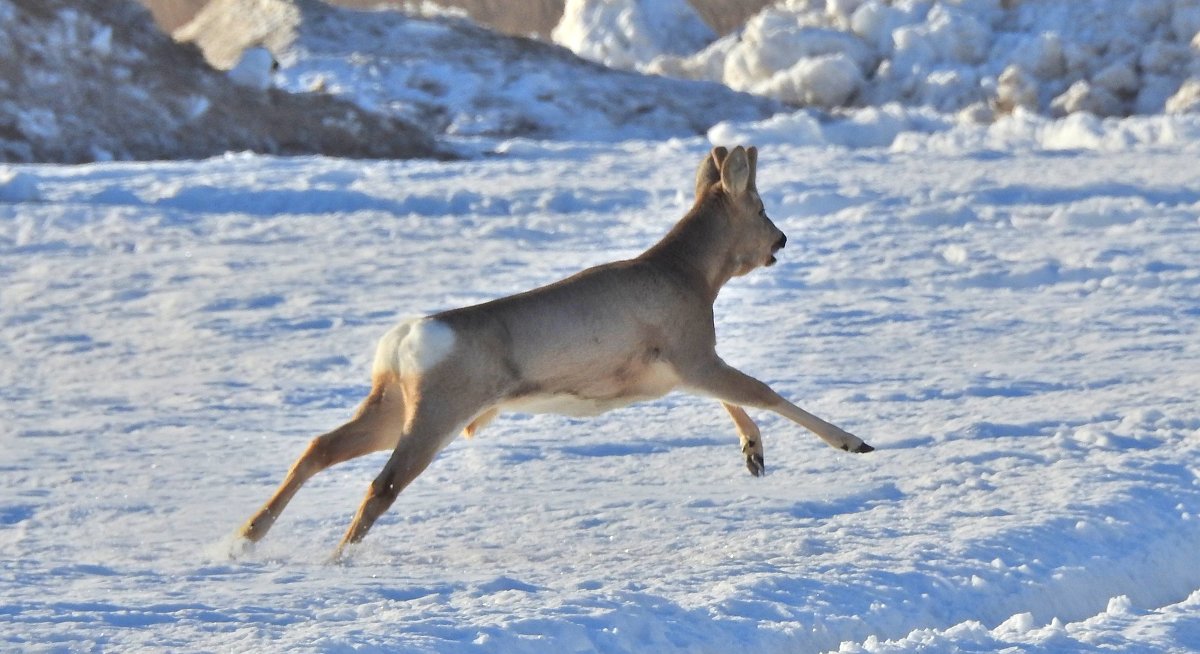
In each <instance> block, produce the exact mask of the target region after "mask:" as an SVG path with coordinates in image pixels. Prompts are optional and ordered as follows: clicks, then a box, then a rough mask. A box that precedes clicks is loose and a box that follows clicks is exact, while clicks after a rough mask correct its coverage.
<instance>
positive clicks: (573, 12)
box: [550, 0, 716, 69]
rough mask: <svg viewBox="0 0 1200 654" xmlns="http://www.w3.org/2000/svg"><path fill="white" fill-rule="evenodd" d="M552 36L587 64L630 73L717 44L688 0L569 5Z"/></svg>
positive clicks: (592, 0)
mask: <svg viewBox="0 0 1200 654" xmlns="http://www.w3.org/2000/svg"><path fill="white" fill-rule="evenodd" d="M550 37H551V39H553V40H554V42H555V43H557V44H559V45H562V46H565V47H567V48H569V49H571V50H572V51H574V52H575V54H578V55H579V56H581V57H583V58H585V59H590V60H592V61H596V62H599V63H602V64H604V65H606V66H609V67H612V68H630V69H640V68H642V67H644V66H646V65H647V64H649V63H650V62H651V61H652V60H654V59H655V58H657V57H660V56H662V55H667V54H670V55H689V54H691V53H693V52H696V51H697V50H700V49H701V48H703V47H705V46H707V45H708V44H709V43H711V42H712V41H713V40H715V39H716V35H715V34H714V33H713V31H712V29H710V28H709V27H708V25H706V24H705V23H704V21H703V20H702V19H701V18H700V16H699V15H697V13H696V10H695V9H693V8H692V6H691V5H689V4H688V3H687V1H686V0H654V1H653V2H651V1H649V0H567V4H566V6H565V7H564V9H563V17H562V20H561V21H559V23H558V26H557V27H555V28H554V30H553V31H552V32H551V33H550Z"/></svg>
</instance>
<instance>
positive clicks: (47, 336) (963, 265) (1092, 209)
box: [0, 118, 1200, 652]
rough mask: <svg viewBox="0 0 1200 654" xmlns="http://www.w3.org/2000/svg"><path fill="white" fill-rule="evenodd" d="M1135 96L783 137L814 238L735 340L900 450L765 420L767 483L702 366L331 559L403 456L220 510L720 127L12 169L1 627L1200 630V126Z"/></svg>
mask: <svg viewBox="0 0 1200 654" xmlns="http://www.w3.org/2000/svg"><path fill="white" fill-rule="evenodd" d="M1164 120H1168V119H1164ZM1169 120H1181V119H1178V118H1176V119H1169ZM1065 122H1066V121H1059V122H1057V123H1050V124H1046V125H1042V126H1041V128H1040V129H1041V131H1043V132H1046V131H1052V130H1053V129H1058V130H1060V131H1063V132H1070V131H1071V130H1070V129H1068V128H1067V127H1065V126H1064V125H1065ZM1122 125H1124V122H1123V121H1115V122H1113V123H1108V122H1099V121H1098V122H1097V123H1096V124H1095V125H1093V126H1092V127H1094V128H1095V129H1096V130H1097V131H1098V132H1099V134H1100V136H1101V138H1100V139H1099V140H1100V143H1104V144H1107V145H1105V146H1104V147H1098V146H1097V147H1089V145H1088V143H1086V142H1078V143H1075V144H1074V146H1073V147H1071V148H1069V149H1061V148H1051V147H1045V145H1044V144H1041V143H1039V142H1037V141H1036V140H1034V139H1032V138H1031V139H1030V140H1029V141H1027V142H1024V143H1022V144H1019V145H1013V146H1012V147H1009V148H1007V149H1004V150H999V149H996V148H994V147H991V146H989V145H988V144H987V142H986V141H981V140H978V138H977V135H973V134H964V135H962V136H961V138H950V136H952V135H955V134H958V132H959V131H960V130H961V129H962V128H954V129H951V130H948V131H945V132H939V133H934V134H926V135H919V134H918V135H915V136H913V137H911V138H909V139H898V140H897V142H898V143H899V142H900V141H905V142H906V143H907V145H905V147H891V148H887V147H862V148H857V149H851V148H848V147H845V146H838V145H827V144H822V145H805V146H800V145H790V144H787V143H783V142H780V143H771V142H770V141H764V147H763V150H762V155H761V162H760V170H761V172H760V180H759V186H760V191H761V192H762V195H763V199H764V201H765V204H766V206H767V210H768V212H769V213H770V214H771V215H772V217H773V218H774V219H775V221H776V222H777V223H778V224H779V226H780V227H781V228H782V229H784V230H785V231H786V232H787V234H788V236H789V245H788V247H787V249H786V250H784V251H783V252H782V253H781V261H780V264H779V265H777V266H775V267H773V268H770V269H766V270H760V271H757V272H755V273H753V274H751V275H750V276H748V277H746V278H741V279H739V280H737V281H735V282H734V283H732V284H731V285H730V286H729V287H727V289H726V291H725V292H724V293H723V294H722V296H721V298H720V299H719V301H718V304H717V307H716V310H717V316H718V333H719V342H720V345H719V350H720V352H721V353H722V355H723V356H724V357H725V358H726V359H727V360H729V361H730V362H732V363H734V364H736V365H738V366H740V367H742V368H744V369H746V370H747V371H750V372H752V373H753V374H755V375H758V376H760V377H762V378H763V379H765V380H767V381H768V382H770V383H771V384H772V385H774V386H775V387H776V388H778V389H779V390H780V391H781V392H783V393H784V394H785V395H787V396H789V397H791V398H793V399H795V400H797V401H798V403H799V404H801V405H802V406H804V407H805V408H807V409H808V410H810V411H812V412H814V413H817V414H818V415H821V416H823V417H825V418H827V419H829V420H831V421H833V422H836V423H838V424H841V425H842V426H844V427H846V428H848V429H850V430H852V431H854V432H856V433H858V434H860V435H862V436H863V437H864V438H866V439H867V440H868V441H869V442H871V443H872V444H873V445H875V446H877V447H878V448H879V449H878V450H877V451H876V452H874V453H871V454H869V455H851V454H846V453H842V452H839V451H837V450H834V449H832V448H829V447H827V446H825V445H824V444H822V443H821V442H819V441H818V439H816V438H814V437H813V436H812V435H810V434H808V433H805V432H803V431H802V430H800V429H799V428H797V427H795V426H794V425H792V424H791V423H787V422H786V421H784V420H782V419H778V418H775V417H773V416H771V415H768V414H763V413H762V412H755V415H756V418H758V419H759V420H760V422H761V424H762V426H763V428H764V434H765V439H766V441H765V442H766V463H767V470H768V474H767V476H766V477H765V478H763V479H755V478H753V477H751V476H750V475H748V474H747V473H746V471H745V469H744V467H743V462H742V460H741V459H742V457H741V455H740V452H739V451H738V445H737V439H736V436H735V435H734V431H733V428H732V425H730V424H728V421H727V419H726V418H725V417H724V415H723V412H722V411H721V410H720V408H719V406H717V405H716V404H715V403H713V402H712V401H709V400H703V399H698V398H694V397H692V396H688V395H680V394H673V395H669V396H667V397H666V398H664V399H662V400H659V401H655V402H649V403H645V404H641V405H637V406H634V407H630V408H628V409H623V410H620V411H616V412H613V413H609V414H605V415H604V416H601V417H599V418H595V419H590V420H575V419H567V418H558V417H554V416H537V417H531V416H526V415H521V414H513V415H510V416H506V417H503V418H501V419H500V420H499V421H497V422H496V423H494V424H493V425H491V426H489V427H488V428H487V429H486V430H484V431H483V432H482V433H481V434H480V435H478V436H476V438H474V439H473V440H469V441H467V440H458V441H456V442H454V443H453V444H451V445H450V447H449V448H448V449H447V450H446V451H445V452H443V453H442V455H441V456H440V457H439V459H438V460H437V461H435V462H434V464H433V466H432V467H431V468H430V469H429V470H428V471H427V472H426V473H425V474H424V475H423V476H421V477H420V478H418V479H417V481H416V482H415V483H414V484H413V486H412V487H410V488H409V489H408V490H406V491H405V492H404V493H403V494H402V495H401V497H400V499H399V500H398V502H397V503H396V505H395V506H394V507H393V509H392V510H391V511H390V512H389V513H387V514H386V515H385V516H384V518H383V519H382V520H381V521H380V522H379V524H377V525H376V527H375V529H374V530H373V531H372V533H371V534H370V536H369V537H368V538H367V540H366V541H365V542H364V543H363V544H362V545H361V546H360V547H358V548H356V549H355V550H353V551H352V553H351V556H350V560H349V562H348V564H346V565H344V566H331V565H327V564H326V562H325V557H326V556H327V555H328V554H329V552H330V550H331V548H332V546H333V545H334V544H335V543H336V541H337V539H338V537H339V536H340V534H341V532H342V530H343V529H344V528H345V525H346V524H347V522H348V520H349V519H350V517H351V514H352V513H353V511H354V509H355V508H356V506H357V503H358V501H359V499H360V498H361V496H362V493H363V492H364V491H365V489H366V486H367V484H368V482H369V481H370V479H371V478H373V476H374V475H375V473H376V472H377V470H378V469H379V468H380V467H381V466H382V464H383V460H384V459H385V458H386V456H385V455H375V456H370V457H365V458H363V459H359V460H355V461H352V462H349V463H346V464H343V465H341V466H339V467H336V468H333V469H331V470H329V471H327V472H325V473H323V474H322V475H320V476H318V477H317V478H315V479H314V480H313V481H311V482H310V483H309V484H308V486H306V487H305V488H304V489H303V490H302V491H301V493H300V494H299V495H298V496H297V498H296V499H295V501H294V502H293V503H292V505H291V506H290V507H289V509H288V511H287V512H286V513H285V514H284V515H283V517H282V518H281V520H280V522H279V523H278V525H277V526H276V528H275V530H274V531H273V533H272V534H271V535H270V536H269V537H268V538H267V539H266V540H265V541H263V542H262V543H260V544H259V546H258V547H257V548H254V549H251V550H249V551H242V550H241V549H240V548H239V547H237V546H236V543H235V542H234V541H233V539H232V534H233V532H234V530H235V529H236V528H237V526H238V525H239V524H240V522H241V521H242V520H244V519H245V518H246V517H247V516H248V515H249V514H250V513H251V512H252V511H253V510H255V509H256V508H257V507H258V505H259V504H260V503H261V502H262V501H263V500H264V499H265V498H266V497H267V495H268V494H269V493H270V492H271V491H272V489H273V488H274V486H275V484H277V483H278V482H279V480H280V479H281V477H282V475H283V473H284V472H285V470H286V469H287V467H288V465H289V464H290V463H291V461H292V460H293V459H294V457H296V456H297V455H298V454H299V453H300V451H301V450H302V448H303V447H304V446H305V445H306V443H307V441H308V439H309V438H310V437H311V436H313V435H315V434H317V433H320V432H322V431H324V430H326V429H328V428H331V427H333V426H335V425H337V424H339V423H340V422H342V421H344V420H345V418H346V417H347V416H348V415H349V413H350V412H351V411H352V410H353V407H354V405H355V404H356V403H357V402H358V401H359V400H360V399H361V398H362V397H363V395H364V394H365V392H366V390H367V382H368V380H367V374H368V369H369V366H370V359H371V353H372V351H373V346H374V341H375V340H376V339H377V338H379V337H380V336H381V335H382V334H383V333H385V332H386V330H387V329H388V328H389V327H390V326H391V325H392V324H394V323H395V321H397V320H399V319H401V318H403V317H405V316H412V315H420V314H423V313H427V312H430V311H435V310H438V309H442V308H447V307H453V306H460V305H464V304H468V303H474V302H479V301H481V300H486V299H488V298H492V297H496V296H499V295H503V294H507V293H511V292H515V291H518V290H522V289H526V288H530V287H532V286H535V285H538V284H542V283H546V282H550V281H553V280H555V279H557V278H560V277H562V276H565V275H567V274H570V273H571V272H574V271H575V270H577V269H579V268H581V267H583V266H586V265H589V264H594V263H600V262H603V261H607V260H612V259H615V258H621V257H626V256H630V255H633V254H636V253H637V252H639V251H640V250H641V249H642V248H645V247H647V246H648V245H650V244H651V243H652V242H654V241H655V240H656V239H657V238H658V237H659V236H661V235H662V234H663V233H664V232H665V231H666V230H667V229H668V228H669V227H670V226H671V224H672V223H673V222H674V220H676V219H677V218H678V217H679V216H681V215H682V213H683V212H684V211H685V210H686V209H687V207H688V205H689V202H690V199H691V198H690V196H691V186H692V174H693V170H694V167H695V165H696V163H697V162H698V161H699V158H700V156H701V155H702V154H703V152H704V151H705V150H706V148H707V147H708V146H709V143H708V142H706V141H705V140H701V139H688V140H668V141H660V142H637V141H631V142H627V143H622V144H609V145H604V144H585V143H553V142H534V141H511V142H506V143H504V144H502V147H500V148H499V149H500V150H501V151H502V152H504V156H502V157H498V158H489V159H482V160H475V161H463V162H452V163H438V162H423V161H415V162H387V161H377V162H354V161H347V160H339V159H326V158H300V159H273V158H264V157H259V156H253V155H236V156H228V157H224V158H217V159H210V160H205V161H198V162H190V163H189V162H181V163H144V164H130V163H108V164H93V165H88V166H76V167H55V166H34V165H22V166H10V167H8V168H6V169H5V172H4V175H3V176H0V269H2V270H3V275H4V279H5V284H4V285H3V286H0V321H2V323H0V324H3V331H4V339H3V340H2V341H0V354H2V356H3V358H4V360H5V361H6V365H5V366H4V367H3V369H2V372H0V375H3V377H2V378H0V394H2V395H3V401H4V404H5V407H6V420H5V421H4V425H3V429H2V431H0V439H2V447H0V451H3V452H4V455H3V463H2V466H3V469H4V475H3V476H0V554H2V555H0V561H2V563H0V589H2V592H0V595H2V596H3V598H4V600H3V603H2V605H0V643H3V645H0V648H4V649H15V650H25V649H38V648H46V649H51V650H121V651H161V650H162V649H164V648H166V649H171V650H172V651H209V650H223V651H224V650H234V651H281V652H282V651H288V652H293V651H313V652H332V651H347V650H355V651H413V652H419V651H429V652H433V651H437V652H523V651H525V652H550V651H554V652H559V651H602V652H643V651H690V652H722V651H747V650H755V651H762V652H797V651H844V652H900V651H922V652H959V651H999V650H1008V651H1024V652H1076V651H1091V650H1095V649H1104V648H1108V649H1113V650H1125V651H1128V650H1130V649H1132V648H1136V649H1137V650H1138V651H1151V652H1185V651H1192V650H1195V649H1196V648H1200V618H1198V617H1197V616H1198V615H1200V613H1197V611H1196V607H1197V602H1198V601H1200V599H1198V597H1200V592H1198V589H1200V559H1198V555H1197V549H1196V548H1195V543H1196V542H1197V539H1198V538H1200V520H1198V519H1197V517H1196V516H1197V515H1198V514H1200V413H1198V412H1197V410H1196V403H1195V397H1196V392H1197V389H1198V388H1200V373H1198V372H1197V371H1200V333H1198V331H1200V330H1198V320H1200V291H1198V290H1197V289H1200V268H1198V267H1197V263H1196V262H1197V261H1200V220H1198V218H1197V216H1198V215H1200V193H1198V192H1197V191H1196V179H1195V172H1194V171H1195V167H1194V162H1195V158H1196V156H1197V153H1198V151H1200V140H1197V139H1192V140H1190V141H1188V142H1183V141H1182V140H1181V141H1178V142H1171V143H1166V144H1163V143H1157V142H1132V143H1126V145H1125V146H1124V147H1117V145H1116V144H1119V143H1121V142H1122V139H1121V138H1113V139H1111V140H1109V139H1106V138H1104V135H1105V134H1107V133H1108V132H1110V131H1113V130H1118V129H1120V128H1121V126H1122ZM1194 129H1195V128H1194V126H1192V125H1190V124H1186V123H1182V124H1181V125H1180V126H1179V131H1180V132H1181V133H1192V132H1191V130H1194ZM935 139H940V140H937V141H936V142H934V140H935ZM231 554H233V555H234V558H230V556H231Z"/></svg>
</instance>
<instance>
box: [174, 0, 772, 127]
mask: <svg viewBox="0 0 1200 654" xmlns="http://www.w3.org/2000/svg"><path fill="white" fill-rule="evenodd" d="M656 6H657V5H656ZM663 6H666V7H675V9H677V10H680V7H682V6H683V3H682V1H680V2H678V3H675V4H669V5H663ZM589 7H591V8H592V9H594V10H595V12H596V13H597V14H601V15H604V16H606V17H607V16H608V14H607V13H605V12H607V11H610V9H608V8H606V7H605V6H599V5H598V6H594V7H592V6H590V5H589ZM632 7H633V5H614V6H613V7H612V8H611V11H614V12H616V14H619V15H621V16H624V17H626V18H628V21H629V24H630V25H636V29H634V32H631V34H634V35H635V36H636V37H637V39H641V38H642V37H646V36H647V35H648V34H649V33H651V32H652V31H653V30H652V29H651V28H656V26H659V25H661V24H662V23H664V22H667V23H671V22H673V21H672V20H671V17H672V16H675V15H676V14H673V13H671V11H668V10H665V9H662V10H656V11H651V12H645V11H643V12H641V13H638V12H635V11H633V9H632ZM620 8H625V9H629V11H631V12H633V13H628V12H626V13H622V12H621V11H617V9H620ZM584 13H586V12H583V10H582V9H581V10H580V13H578V15H579V16H583V15H584ZM614 20H615V19H614ZM623 21H624V19H622V20H618V21H617V22H623ZM605 24H607V23H605ZM581 29H582V28H581ZM673 29H681V28H673ZM689 29H690V28H687V29H684V33H690V32H689ZM672 34H677V33H676V32H672ZM175 37H176V38H177V39H180V40H183V41H189V42H195V43H196V44H197V45H198V46H200V48H201V49H202V50H203V51H204V53H205V56H206V57H207V58H208V59H209V60H210V61H212V62H213V63H214V65H216V66H218V67H221V68H229V67H231V66H232V65H233V63H234V62H235V61H236V59H237V57H238V56H240V54H241V52H242V50H244V49H245V48H247V47H250V46H254V45H259V44H261V45H263V46H265V47H266V48H268V49H269V50H270V51H271V52H272V53H273V54H274V55H275V58H276V59H277V60H278V61H279V62H280V64H281V69H280V70H279V71H278V73H277V74H276V80H277V81H278V83H279V84H280V85H281V86H282V87H283V88H286V89H290V90H293V91H304V90H308V89H322V90H324V91H327V92H329V93H332V94H334V95H337V96H339V97H342V98H346V99H348V100H351V101H353V102H355V103H357V104H359V105H361V106H364V107H367V108H369V109H372V110H375V111H380V112H384V113H387V114H391V115H399V116H402V117H404V118H406V119H409V120H412V121H414V122H417V123H418V124H421V125H423V126H426V127H427V128H429V129H430V130H433V131H435V132H441V133H445V134H447V135H451V136H456V137H513V136H526V137H533V138H569V139H573V140H620V139H628V138H654V139H658V138H668V137H674V136H692V135H696V134H702V133H703V132H704V131H705V130H706V129H708V128H709V127H710V126H712V125H713V124H715V123H717V122H719V121H721V120H756V119H760V118H765V117H767V116H769V115H771V114H772V113H774V112H775V111H776V110H777V109H779V108H780V105H779V104H778V103H776V102H773V101H770V100H768V99H764V98H757V97H753V96H750V95H746V94H742V93H735V92H733V91H730V90H729V89H728V88H725V87H723V86H721V85H719V84H714V83H709V82H695V81H687V80H678V79H665V78H662V77H658V76H651V75H641V74H636V73H630V72H624V71H615V70H611V69H608V68H604V67H602V66H599V65H597V64H594V63H591V62H587V61H584V60H581V59H579V58H578V57H576V56H574V55H572V54H571V53H570V52H569V51H567V50H565V49H562V48H559V47H555V46H552V45H548V44H546V43H543V42H540V41H534V40H531V39H525V38H519V37H508V36H503V35H499V34H496V33H494V32H491V31H488V30H485V29H483V28H480V27H478V26H476V25H474V24H472V23H470V22H468V21H466V20H462V19H456V18H453V17H446V16H430V17H419V16H413V15H405V14H402V13H399V12H394V11H383V10H381V11H357V10H351V9H342V8H336V7H331V6H328V5H326V4H324V3H321V2H317V1H316V0H214V1H213V2H212V3H210V4H209V5H208V6H207V7H206V8H205V9H204V10H203V11H202V12H200V13H199V14H198V15H197V16H196V18H195V19H194V20H193V21H192V22H191V23H189V24H188V25H186V26H184V27H183V28H181V29H179V30H178V31H176V32H175ZM613 38H614V39H616V38H617V37H613ZM621 38H624V37H621ZM614 42H615V41H612V42H608V43H610V45H611V43H614ZM655 44H657V45H655ZM626 45H629V46H630V47H635V46H636V47H637V48H643V47H644V48H649V49H654V48H658V47H665V46H662V43H661V42H659V41H653V42H651V41H646V42H642V41H640V40H638V41H636V42H629V43H627V44H626ZM603 47H608V46H603ZM614 47H615V46H614ZM614 52H615V50H614Z"/></svg>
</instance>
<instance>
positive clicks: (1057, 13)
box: [571, 0, 1200, 116]
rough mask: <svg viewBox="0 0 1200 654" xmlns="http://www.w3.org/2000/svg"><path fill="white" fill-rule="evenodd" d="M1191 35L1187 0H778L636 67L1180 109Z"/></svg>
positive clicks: (1070, 108)
mask: <svg viewBox="0 0 1200 654" xmlns="http://www.w3.org/2000/svg"><path fill="white" fill-rule="evenodd" d="M609 24H610V25H612V23H611V22H610V23H609ZM616 29H617V28H616V27H615V26H611V27H610V31H612V30H616ZM1198 31H1200V5H1197V4H1196V3H1195V2H1192V1H1190V0H1148V1H1145V2H1127V1H1126V0H1082V1H1080V2H1059V1H1058V0H1027V1H1024V2H1004V1H1002V0H973V1H970V2H957V1H950V0H935V1H933V2H930V1H928V0H894V1H887V0H829V1H826V0H788V1H786V2H780V3H778V4H777V5H775V6H773V7H769V8H767V9H765V10H763V11H762V12H760V13H759V14H757V15H755V16H754V17H752V18H751V19H750V20H749V21H748V22H747V23H746V25H745V27H744V28H743V29H742V30H741V31H740V32H737V33H734V34H731V35H729V36H726V37H724V38H722V39H720V40H718V41H716V42H715V43H713V44H712V45H710V46H709V47H707V48H705V49H704V50H701V51H699V52H696V53H695V54H692V55H690V56H683V57H673V58H672V57H662V58H659V59H657V60H655V61H654V62H653V63H651V64H649V65H647V66H645V67H646V68H647V69H649V70H651V71H655V72H661V73H663V74H669V75H676V76H681V77H688V78H694V79H708V80H714V81H719V82H722V83H724V84H727V85H728V86H730V87H731V88H733V89H737V90H742V91H748V92H751V93H757V94H763V95H767V96H771V97H776V98H779V99H781V100H784V101H786V102H789V103H794V104H800V105H813V106H820V107H841V106H877V105H882V104H886V103H900V104H904V105H910V106H926V107H932V108H935V109H937V110H938V111H941V112H947V113H951V112H957V111H960V110H963V109H971V110H972V112H973V113H974V114H975V115H976V116H978V115H979V114H980V112H981V111H986V112H988V113H990V114H994V115H1003V114H1006V113H1010V112H1012V111H1013V110H1015V109H1017V108H1023V109H1026V110H1030V111H1035V112H1038V113H1043V114H1048V115H1055V116H1061V115H1064V114H1070V113H1077V112H1089V113H1092V114H1095V115H1098V116H1122V115H1128V114H1153V113H1161V112H1164V111H1168V112H1192V111H1197V110H1198V108H1200V101H1198V100H1197V98H1198V97H1200V91H1198V89H1200V58H1198V56H1197V48H1200V40H1198V39H1200V37H1198V36H1197V32H1198ZM609 38H610V35H608V34H596V35H595V36H594V37H592V40H590V41H589V40H583V41H579V42H572V43H571V47H573V48H575V49H576V51H578V52H587V51H591V50H593V49H594V48H595V47H597V45H596V44H597V43H602V42H604V41H605V40H606V39H609ZM609 61H611V62H612V63H616V64H620V63H621V60H617V59H610V60H609Z"/></svg>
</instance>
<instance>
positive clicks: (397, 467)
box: [332, 398, 476, 561]
mask: <svg viewBox="0 0 1200 654" xmlns="http://www.w3.org/2000/svg"><path fill="white" fill-rule="evenodd" d="M456 399H457V398H456ZM451 404H457V402H455V401H453V400H452V401H450V402H445V401H439V400H437V399H435V400H432V401H431V400H424V401H422V402H420V403H418V404H417V406H416V408H415V411H414V412H413V415H412V417H411V420H410V423H409V427H408V429H407V430H405V433H404V434H403V435H402V436H401V437H400V439H399V440H398V441H397V443H396V448H395V450H393V451H392V456H391V458H390V459H388V462H387V464H386V465H384V467H383V470H382V471H381V472H380V473H379V475H378V476H377V477H376V478H375V480H374V481H372V482H371V485H370V487H368V488H367V495H366V497H365V498H363V501H362V504H361V505H360V506H359V508H358V512H357V513H356V514H355V515H354V520H353V521H351V523H350V527H349V529H347V530H346V534H345V536H343V537H342V540H341V542H340V543H339V544H338V546H337V549H336V550H335V551H334V553H333V557H332V560H334V561H339V560H341V559H342V556H343V552H344V551H345V548H346V547H347V546H348V545H351V544H354V543H357V542H359V541H360V540H362V539H363V537H364V536H366V535H367V532H368V531H369V530H370V529H371V525H373V524H375V521H376V520H378V519H379V516H381V515H383V513H384V512H385V511H387V510H388V507H390V506H391V505H392V503H393V502H395V500H396V497H397V496H398V495H399V494H400V491H402V490H404V489H405V488H406V487H407V486H408V485H409V484H410V483H412V481H413V480H414V479H416V478H417V476H418V475H420V474H421V473H422V472H424V471H425V468H427V467H429V464H430V463H432V462H433V459H434V457H436V456H437V454H438V452H440V451H442V449H443V448H444V447H446V446H447V445H449V444H450V442H451V441H452V440H454V436H455V435H456V434H457V432H458V430H460V429H462V428H463V426H464V425H466V424H467V423H468V421H470V420H471V419H472V416H474V415H476V414H475V413H474V412H471V411H458V410H456V409H455V408H453V407H452V406H449V405H451Z"/></svg>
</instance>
